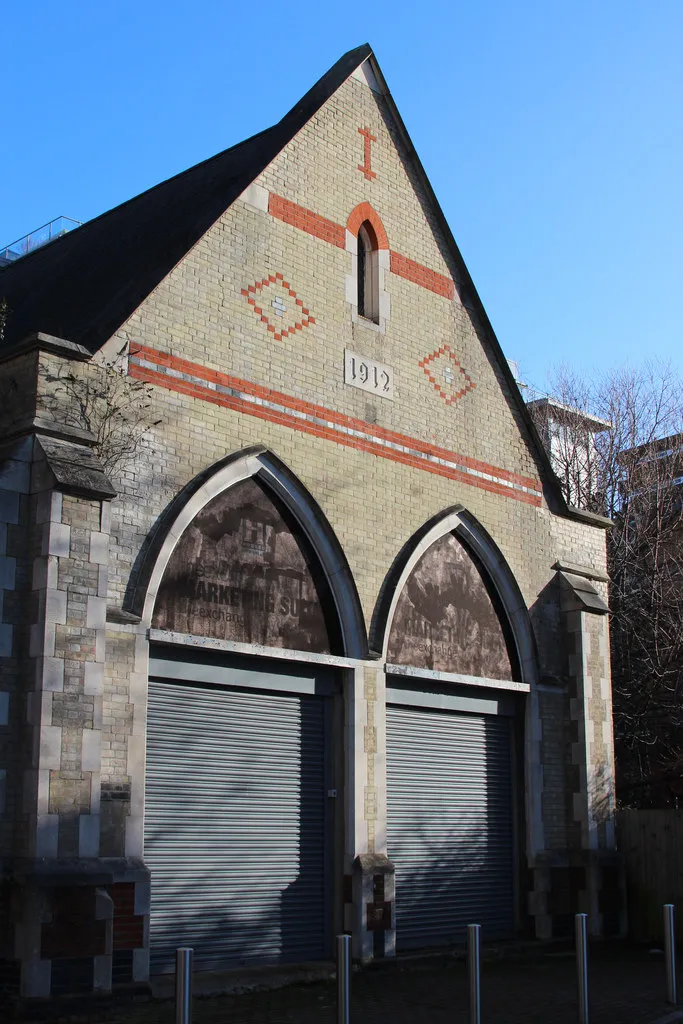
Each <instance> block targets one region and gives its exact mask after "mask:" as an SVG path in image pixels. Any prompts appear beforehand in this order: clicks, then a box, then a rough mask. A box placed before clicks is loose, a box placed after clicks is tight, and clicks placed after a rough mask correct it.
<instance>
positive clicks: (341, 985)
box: [337, 935, 351, 1024]
mask: <svg viewBox="0 0 683 1024" xmlns="http://www.w3.org/2000/svg"><path fill="white" fill-rule="evenodd" d="M350 1020H351V936H350V935H338V936H337V1024H349V1021H350Z"/></svg>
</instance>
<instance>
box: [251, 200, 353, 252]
mask: <svg viewBox="0 0 683 1024" xmlns="http://www.w3.org/2000/svg"><path fill="white" fill-rule="evenodd" d="M268 213H270V214H271V215H272V216H273V217H277V219H278V220H283V221H284V222H285V224H292V225H293V226H294V227H295V228H300V229H301V230H302V231H307V232H308V234H309V235H315V237H316V238H322V240H323V242H331V243H332V245H337V246H339V248H340V249H345V248H346V232H345V230H344V228H343V227H342V226H341V224H335V223H334V221H333V220H327V218H326V217H321V216H320V214H319V213H313V211H312V210H306V209H305V208H304V207H303V206H298V205H297V203H292V202H290V201H289V199H283V197H282V196H278V195H275V193H274V192H271V193H270V196H269V198H268Z"/></svg>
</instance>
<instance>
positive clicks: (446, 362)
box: [417, 345, 475, 405]
mask: <svg viewBox="0 0 683 1024" xmlns="http://www.w3.org/2000/svg"><path fill="white" fill-rule="evenodd" d="M417 365H418V366H421V367H422V369H423V370H424V372H425V374H426V376H427V377H428V378H429V381H430V383H431V385H432V387H433V388H434V390H435V391H436V393H437V394H438V395H439V397H440V398H443V400H444V402H445V403H446V405H455V403H456V402H457V401H458V399H459V398H462V397H463V396H464V395H466V394H467V392H468V391H472V389H473V388H474V387H475V384H474V381H473V380H472V378H471V377H470V375H469V374H468V373H466V372H465V370H463V368H462V366H461V365H460V360H459V359H458V357H457V356H456V354H455V352H453V351H452V349H451V348H450V347H449V346H448V345H441V347H440V348H437V349H435V350H434V351H433V352H432V354H431V355H428V356H425V357H424V359H421V360H420V362H419V363H418V364H417Z"/></svg>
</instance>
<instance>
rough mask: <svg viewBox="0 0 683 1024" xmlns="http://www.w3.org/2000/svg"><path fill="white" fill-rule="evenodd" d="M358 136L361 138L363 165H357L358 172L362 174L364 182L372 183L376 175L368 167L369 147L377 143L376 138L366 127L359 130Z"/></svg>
mask: <svg viewBox="0 0 683 1024" xmlns="http://www.w3.org/2000/svg"><path fill="white" fill-rule="evenodd" d="M358 134H359V135H362V136H363V163H362V164H358V170H359V171H362V172H363V174H364V175H365V180H366V181H372V179H373V178H376V177H377V175H376V174H375V172H374V171H373V169H372V167H371V166H370V155H371V154H370V145H371V143H373V142H377V136H376V135H373V134H372V133H371V131H370V129H369V128H368V127H367V125H366V126H365V128H359V129H358Z"/></svg>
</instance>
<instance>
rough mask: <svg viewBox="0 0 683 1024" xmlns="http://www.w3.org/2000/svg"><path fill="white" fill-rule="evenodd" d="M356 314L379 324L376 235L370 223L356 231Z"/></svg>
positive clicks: (362, 225) (366, 222)
mask: <svg viewBox="0 0 683 1024" xmlns="http://www.w3.org/2000/svg"><path fill="white" fill-rule="evenodd" d="M358 313H359V315H360V316H362V317H365V319H366V320H372V322H373V323H375V324H378V323H379V260H378V256H377V235H376V234H375V229H374V228H373V226H372V224H371V223H370V221H367V220H366V221H365V222H364V223H363V224H361V226H360V228H359V229H358Z"/></svg>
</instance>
